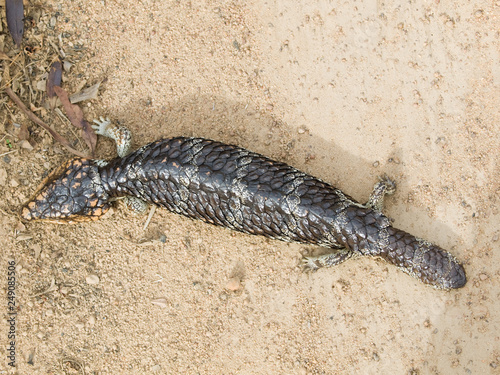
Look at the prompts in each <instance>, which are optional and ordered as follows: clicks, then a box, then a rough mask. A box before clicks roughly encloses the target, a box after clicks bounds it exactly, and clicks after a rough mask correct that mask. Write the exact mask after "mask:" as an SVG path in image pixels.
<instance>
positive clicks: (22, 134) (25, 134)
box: [17, 124, 30, 141]
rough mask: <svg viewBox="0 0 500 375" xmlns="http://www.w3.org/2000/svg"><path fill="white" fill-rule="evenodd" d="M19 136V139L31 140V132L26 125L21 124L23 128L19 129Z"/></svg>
mask: <svg viewBox="0 0 500 375" xmlns="http://www.w3.org/2000/svg"><path fill="white" fill-rule="evenodd" d="M17 136H18V137H19V139H20V140H25V141H26V140H29V139H30V132H29V130H28V127H27V126H26V124H21V128H20V129H19V134H18V135H17Z"/></svg>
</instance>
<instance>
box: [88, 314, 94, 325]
mask: <svg viewBox="0 0 500 375" xmlns="http://www.w3.org/2000/svg"><path fill="white" fill-rule="evenodd" d="M87 323H88V325H89V326H91V327H93V326H94V324H95V316H94V315H90V318H89V320H88V321H87Z"/></svg>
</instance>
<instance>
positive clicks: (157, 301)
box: [151, 298, 168, 308]
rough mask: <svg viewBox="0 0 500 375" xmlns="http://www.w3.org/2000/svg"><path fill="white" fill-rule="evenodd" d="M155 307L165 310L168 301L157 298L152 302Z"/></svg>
mask: <svg viewBox="0 0 500 375" xmlns="http://www.w3.org/2000/svg"><path fill="white" fill-rule="evenodd" d="M151 303H152V304H153V305H156V306H160V307H161V308H165V307H167V306H168V303H167V300H166V299H165V298H157V299H154V300H152V301H151Z"/></svg>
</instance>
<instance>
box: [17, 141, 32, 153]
mask: <svg viewBox="0 0 500 375" xmlns="http://www.w3.org/2000/svg"><path fill="white" fill-rule="evenodd" d="M19 146H21V148H24V149H25V150H28V151H31V150H33V146H32V145H31V143H29V142H28V141H27V140H26V139H23V140H22V141H21V142H19Z"/></svg>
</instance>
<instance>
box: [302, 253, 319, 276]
mask: <svg viewBox="0 0 500 375" xmlns="http://www.w3.org/2000/svg"><path fill="white" fill-rule="evenodd" d="M300 263H301V266H302V270H303V271H304V272H314V271H317V270H319V269H320V266H318V264H317V263H316V262H315V257H304V258H302V260H301V262H300Z"/></svg>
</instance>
